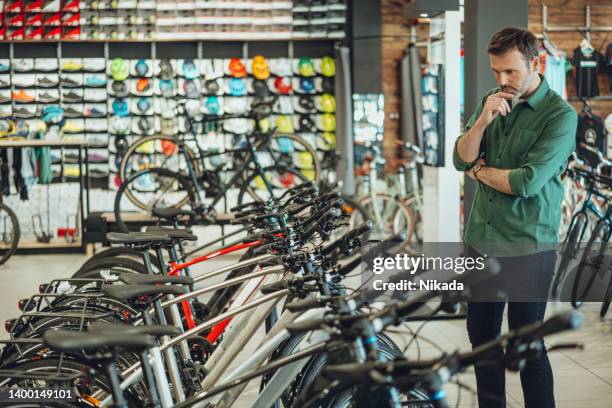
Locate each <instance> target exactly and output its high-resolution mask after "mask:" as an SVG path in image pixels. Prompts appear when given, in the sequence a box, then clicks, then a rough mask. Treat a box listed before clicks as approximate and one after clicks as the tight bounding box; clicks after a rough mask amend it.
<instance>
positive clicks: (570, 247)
mask: <svg viewBox="0 0 612 408" xmlns="http://www.w3.org/2000/svg"><path fill="white" fill-rule="evenodd" d="M586 221H587V218H586V214H584V213H578V214H576V216H575V217H574V221H573V222H572V226H571V227H570V233H569V234H568V235H567V238H566V240H565V242H564V243H563V247H562V249H561V261H560V262H559V267H558V268H557V272H556V273H555V278H554V280H553V284H552V288H551V297H552V298H553V299H556V298H557V297H558V296H559V294H560V289H561V288H560V286H561V284H562V283H563V281H564V280H565V274H566V273H567V268H568V267H569V264H570V262H571V261H572V260H573V259H575V258H576V255H577V254H576V247H577V246H578V240H579V239H580V237H581V236H582V232H583V231H584V228H585V227H586Z"/></svg>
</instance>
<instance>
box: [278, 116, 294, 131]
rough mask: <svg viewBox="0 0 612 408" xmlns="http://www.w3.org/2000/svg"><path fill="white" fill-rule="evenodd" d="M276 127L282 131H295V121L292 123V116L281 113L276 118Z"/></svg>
mask: <svg viewBox="0 0 612 408" xmlns="http://www.w3.org/2000/svg"><path fill="white" fill-rule="evenodd" d="M276 128H277V129H278V131H279V132H281V133H293V123H291V118H290V117H289V116H286V115H279V116H278V117H277V118H276Z"/></svg>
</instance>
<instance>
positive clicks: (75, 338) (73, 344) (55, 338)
mask: <svg viewBox="0 0 612 408" xmlns="http://www.w3.org/2000/svg"><path fill="white" fill-rule="evenodd" d="M43 339H44V340H45V343H46V344H47V345H48V346H49V347H50V348H52V349H54V350H57V351H80V350H83V349H86V350H93V349H101V348H124V349H132V350H138V349H145V348H148V347H153V346H155V339H154V338H153V337H151V336H149V335H146V334H144V335H134V334H132V333H117V332H113V333H87V332H77V331H71V330H47V331H46V332H45V334H44V335H43Z"/></svg>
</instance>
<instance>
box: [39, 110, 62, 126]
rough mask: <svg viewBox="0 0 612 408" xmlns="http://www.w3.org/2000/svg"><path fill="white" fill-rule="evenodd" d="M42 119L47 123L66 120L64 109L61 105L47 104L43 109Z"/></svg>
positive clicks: (53, 123) (55, 123) (51, 123)
mask: <svg viewBox="0 0 612 408" xmlns="http://www.w3.org/2000/svg"><path fill="white" fill-rule="evenodd" d="M41 119H42V120H43V122H45V123H46V124H47V125H57V124H59V123H60V122H62V121H63V120H64V109H63V108H62V107H60V106H59V105H46V106H45V107H44V108H43V109H42V115H41Z"/></svg>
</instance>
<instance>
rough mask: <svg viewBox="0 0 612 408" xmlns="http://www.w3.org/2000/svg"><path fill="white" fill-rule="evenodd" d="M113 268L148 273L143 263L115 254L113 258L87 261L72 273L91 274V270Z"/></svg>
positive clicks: (81, 275)
mask: <svg viewBox="0 0 612 408" xmlns="http://www.w3.org/2000/svg"><path fill="white" fill-rule="evenodd" d="M104 268H106V269H113V270H117V271H121V272H134V273H143V274H146V273H147V269H146V268H145V266H144V265H143V264H142V263H139V262H136V261H135V260H132V259H129V258H123V257H117V256H114V257H112V258H99V259H94V260H92V261H89V262H86V263H85V264H84V265H83V266H81V268H80V269H79V270H78V271H77V272H75V273H74V275H72V277H73V278H81V277H85V276H90V275H91V273H89V272H90V271H93V270H100V269H104Z"/></svg>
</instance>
